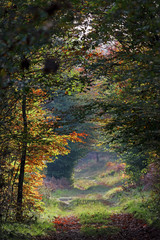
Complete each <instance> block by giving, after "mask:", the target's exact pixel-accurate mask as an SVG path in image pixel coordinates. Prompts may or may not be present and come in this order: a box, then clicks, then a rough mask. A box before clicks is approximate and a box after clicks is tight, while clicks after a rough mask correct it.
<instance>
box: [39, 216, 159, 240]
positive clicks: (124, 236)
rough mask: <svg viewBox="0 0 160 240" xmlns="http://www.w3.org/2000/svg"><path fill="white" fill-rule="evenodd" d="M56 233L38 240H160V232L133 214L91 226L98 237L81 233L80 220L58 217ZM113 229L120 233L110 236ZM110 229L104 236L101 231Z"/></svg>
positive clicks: (113, 217)
mask: <svg viewBox="0 0 160 240" xmlns="http://www.w3.org/2000/svg"><path fill="white" fill-rule="evenodd" d="M54 225H55V228H56V232H51V233H50V234H49V235H48V236H46V237H36V238H35V239H36V240H81V239H82V240H83V239H84V240H90V239H93V240H160V230H157V229H155V228H151V227H149V226H147V225H146V224H145V223H144V222H143V221H142V220H138V219H136V218H134V217H133V215H131V214H114V215H112V216H110V218H109V222H108V221H107V223H106V225H105V224H104V223H103V226H102V224H95V223H94V224H90V225H89V227H92V228H94V229H96V236H95V235H92V234H91V235H90V236H87V235H86V234H84V233H82V232H81V228H82V225H81V224H80V222H79V219H78V218H76V217H74V216H70V217H63V218H61V217H58V218H56V219H55V220H54ZM112 227H114V228H115V227H116V228H118V229H119V230H118V232H117V233H115V234H110V229H112ZM102 228H103V229H108V231H107V232H106V233H107V234H106V233H105V234H104V232H103V233H102V231H99V230H100V229H102Z"/></svg>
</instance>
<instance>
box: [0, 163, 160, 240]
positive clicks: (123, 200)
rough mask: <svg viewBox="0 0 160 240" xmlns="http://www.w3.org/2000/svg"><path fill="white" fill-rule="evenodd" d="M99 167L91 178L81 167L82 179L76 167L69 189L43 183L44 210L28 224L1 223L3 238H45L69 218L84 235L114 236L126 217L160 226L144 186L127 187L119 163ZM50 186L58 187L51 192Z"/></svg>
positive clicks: (60, 182) (53, 182)
mask: <svg viewBox="0 0 160 240" xmlns="http://www.w3.org/2000/svg"><path fill="white" fill-rule="evenodd" d="M92 164H93V166H94V164H96V166H97V164H98V163H92ZM100 165H101V168H98V171H97V175H96V174H94V176H92V173H91V170H89V172H87V165H86V169H85V173H86V174H85V175H84V168H83V167H82V172H83V174H82V175H83V177H82V178H81V177H80V172H81V171H80V168H79V167H77V168H76V169H75V177H74V180H75V181H74V185H73V186H72V187H71V186H70V185H69V183H68V185H67V186H66V182H65V181H64V179H63V180H62V181H60V180H59V181H57V182H56V180H55V179H51V180H50V181H52V184H51V182H50V183H49V181H48V185H47V183H46V182H45V185H44V186H43V187H42V188H41V193H42V194H43V202H44V211H43V212H42V213H41V214H39V216H37V217H36V218H35V219H32V221H29V222H28V223H21V224H17V223H16V224H8V223H6V224H3V226H2V227H3V232H5V234H6V233H7V236H8V238H7V239H14V235H15V236H23V238H24V237H25V239H29V238H31V237H36V236H43V235H46V234H47V232H49V231H51V230H52V232H54V231H59V230H60V229H61V228H62V230H63V231H64V230H65V228H66V229H67V226H68V225H66V224H67V221H68V224H69V221H71V219H72V221H73V216H74V218H75V220H74V222H75V227H76V226H77V228H79V231H80V232H81V234H84V235H85V236H94V237H96V236H100V235H105V236H107V235H108V234H109V235H112V234H118V233H119V231H120V229H121V227H124V226H123V225H124V224H127V223H126V222H125V221H128V220H124V218H125V219H128V218H129V216H132V217H130V219H133V218H134V217H135V218H136V219H139V221H141V224H142V223H143V225H144V226H146V225H150V226H151V225H154V226H157V227H158V226H160V225H159V219H158V217H157V215H156V212H155V210H154V209H155V207H154V204H153V201H151V193H150V190H144V186H138V187H137V186H135V185H127V176H126V175H125V174H124V171H123V169H121V170H118V169H119V168H118V166H119V165H120V164H119V163H112V164H110V166H109V163H107V164H106V162H105V161H103V164H102V162H101V163H100ZM111 165H112V166H111ZM93 166H92V167H93ZM93 169H94V168H93ZM77 170H78V174H77V172H76V171H77ZM100 170H101V171H100ZM113 170H114V174H113ZM94 173H95V169H94ZM77 175H78V177H77ZM63 182H65V184H64V185H65V187H64V188H63V184H62V183H63ZM53 185H56V186H59V187H57V188H56V189H54V186H53ZM47 186H48V187H47ZM50 186H52V190H51V189H50ZM66 187H67V188H66ZM118 218H120V219H121V222H122V226H121V225H117V224H118V223H116V224H115V223H114V221H115V222H116V221H118V220H115V219H118ZM132 221H133V220H132ZM133 222H134V221H133ZM77 224H79V225H77ZM63 226H64V228H63ZM69 226H70V225H69ZM69 226H68V227H69ZM78 226H80V227H78ZM57 229H58V230H57ZM15 239H16V238H15Z"/></svg>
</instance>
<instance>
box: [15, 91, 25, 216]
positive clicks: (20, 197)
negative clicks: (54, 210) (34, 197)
mask: <svg viewBox="0 0 160 240" xmlns="http://www.w3.org/2000/svg"><path fill="white" fill-rule="evenodd" d="M22 118H23V142H22V157H21V165H20V174H19V181H18V196H17V213H16V219H17V220H18V221H21V220H22V215H23V209H22V200H23V182H24V168H25V161H26V152H27V115H26V93H25V92H23V99H22Z"/></svg>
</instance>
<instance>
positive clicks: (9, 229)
mask: <svg viewBox="0 0 160 240" xmlns="http://www.w3.org/2000/svg"><path fill="white" fill-rule="evenodd" d="M1 228H2V232H3V234H2V236H1V237H3V235H4V238H2V239H4V240H10V239H12V240H19V239H23V240H25V239H31V238H32V237H35V236H43V235H46V234H47V232H48V231H50V230H52V231H53V230H54V229H53V224H52V223H50V222H48V221H44V222H43V221H37V222H30V223H13V222H12V223H8V222H6V223H3V224H2V226H1Z"/></svg>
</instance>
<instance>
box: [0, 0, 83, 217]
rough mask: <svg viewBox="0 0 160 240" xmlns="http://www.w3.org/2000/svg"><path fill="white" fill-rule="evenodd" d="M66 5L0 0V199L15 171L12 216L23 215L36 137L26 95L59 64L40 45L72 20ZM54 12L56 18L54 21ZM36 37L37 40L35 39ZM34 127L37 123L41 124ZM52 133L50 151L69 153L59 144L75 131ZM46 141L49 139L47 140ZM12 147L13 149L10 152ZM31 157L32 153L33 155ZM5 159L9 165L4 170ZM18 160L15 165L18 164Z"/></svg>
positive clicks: (74, 136) (46, 83) (74, 138)
mask: <svg viewBox="0 0 160 240" xmlns="http://www.w3.org/2000/svg"><path fill="white" fill-rule="evenodd" d="M69 7H70V6H69V4H68V3H67V2H63V1H62V2H61V3H56V2H54V3H52V4H50V3H49V2H48V3H46V1H39V0H37V1H27V2H23V1H21V0H18V1H16V2H15V3H14V2H10V1H2V8H1V13H2V15H1V19H0V24H1V26H3V29H4V31H3V34H2V47H1V49H0V50H1V56H2V58H1V63H2V64H1V65H2V68H1V71H0V77H1V81H0V91H1V103H0V105H1V107H2V112H1V131H0V134H1V141H2V148H1V150H2V151H1V156H2V161H1V164H0V169H1V186H2V193H3V195H2V199H1V203H4V199H5V194H6V193H7V188H8V187H11V186H12V188H13V185H14V184H15V181H16V180H17V177H18V176H19V181H18V195H17V220H21V219H22V213H23V192H24V181H25V166H26V163H27V161H28V160H27V158H28V154H29V148H30V145H31V143H34V141H35V139H34V138H32V137H31V136H30V123H29V121H28V118H29V116H28V113H27V111H28V107H29V106H30V101H31V98H30V97H33V96H32V90H37V89H47V88H48V87H49V86H50V85H51V82H52V80H53V78H54V75H55V73H56V72H57V70H58V68H59V64H58V61H57V59H55V58H54V57H53V56H50V55H49V56H47V57H46V56H45V57H44V55H46V49H43V46H44V45H45V46H47V45H48V44H49V43H51V38H52V36H53V34H54V35H56V33H57V32H58V35H59V36H60V35H62V36H63V34H64V32H65V31H66V29H67V28H68V26H69V22H70V21H71V19H70V20H69V19H68V16H69V15H70V13H69V10H68V9H69ZM64 12H65V14H64ZM57 18H58V19H59V21H57ZM64 22H65V23H66V24H65V25H63V28H61V31H59V26H60V25H61V24H64ZM53 25H54V27H53ZM37 39H39V40H38V41H37ZM52 39H53V38H52ZM48 76H49V77H48ZM52 86H53V88H58V87H60V85H59V83H57V81H55V83H54V84H53V82H52ZM37 104H38V103H37ZM39 104H40V103H39ZM20 105H21V108H18V109H19V111H20V116H19V113H18V115H17V107H19V106H20ZM20 109H21V110H20ZM29 111H31V110H29ZM37 124H38V123H37ZM46 126H47V123H46V125H45V124H44V127H46ZM48 126H49V125H48ZM36 127H37V128H39V127H41V125H40V126H36ZM52 127H53V126H52ZM50 128H51V126H50ZM40 130H42V129H41V128H40V129H39V131H40ZM41 134H42V132H41ZM43 134H44V132H43ZM43 134H42V136H43ZM46 134H47V133H46ZM81 136H82V135H81ZM30 137H31V138H30ZM54 137H55V138H56V140H55V141H54V143H55V145H56V141H57V145H56V146H57V147H58V149H54V148H53V146H52V148H53V151H51V149H50V147H49V151H50V154H51V153H52V154H55V155H57V154H59V153H62V154H64V153H65V152H66V153H68V151H67V150H66V149H65V148H63V146H67V140H68V141H69V140H71V141H80V139H79V140H78V134H77V133H72V134H69V135H68V136H67V137H65V136H64V137H62V138H60V137H59V138H58V137H57V136H55V135H54ZM38 140H39V138H38ZM48 141H49V140H48ZM42 142H43V141H42ZM43 143H44V142H43ZM45 143H46V144H50V142H47V140H46V142H45ZM43 150H44V151H46V150H45V149H43ZM62 150H63V151H64V152H63V151H62ZM15 153H18V154H17V155H15ZM39 154H40V149H39ZM31 157H32V158H33V156H32V155H31ZM20 159H21V160H20ZM19 161H20V162H19ZM8 163H9V164H10V166H9V167H7V170H5V167H6V166H7V164H8ZM34 163H36V161H35V162H34ZM17 164H18V166H19V167H17ZM13 165H14V166H13ZM35 165H36V164H35ZM26 169H27V168H26ZM14 170H15V171H16V173H15V171H14ZM12 172H13V173H12ZM26 174H27V172H26ZM10 175H11V176H10ZM29 175H31V174H29ZM10 177H11V179H10ZM6 178H8V182H6ZM12 192H13V190H12ZM4 193H5V194H4ZM12 197H13V196H12ZM3 206H4V204H1V215H2V212H3ZM7 207H8V206H7ZM7 211H8V210H7Z"/></svg>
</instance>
